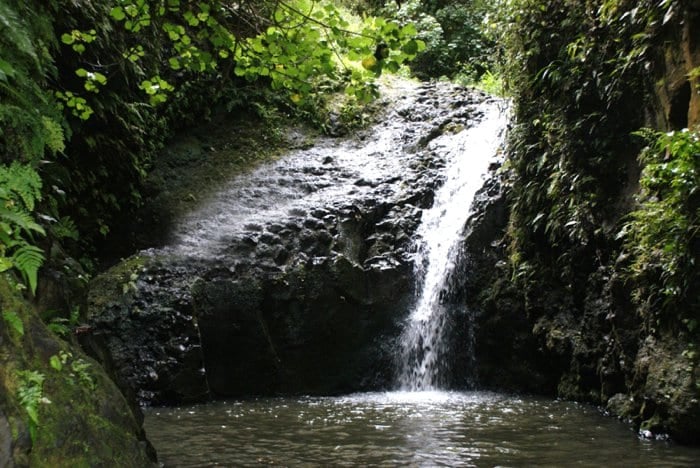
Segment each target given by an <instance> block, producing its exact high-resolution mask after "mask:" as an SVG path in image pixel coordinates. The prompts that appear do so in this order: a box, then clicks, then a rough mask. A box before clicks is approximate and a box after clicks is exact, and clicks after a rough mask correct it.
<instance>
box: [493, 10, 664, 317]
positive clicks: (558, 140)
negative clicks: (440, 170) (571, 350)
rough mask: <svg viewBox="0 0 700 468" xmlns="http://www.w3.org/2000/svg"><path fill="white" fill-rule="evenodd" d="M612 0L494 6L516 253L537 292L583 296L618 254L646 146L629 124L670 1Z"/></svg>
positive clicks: (518, 267) (521, 272)
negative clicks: (507, 103) (625, 196)
mask: <svg viewBox="0 0 700 468" xmlns="http://www.w3.org/2000/svg"><path fill="white" fill-rule="evenodd" d="M609 3H610V2H602V1H594V2H578V3H577V2H570V1H566V0H556V1H552V2H546V3H543V2H540V1H537V0H509V1H507V2H504V5H503V6H504V8H502V9H500V10H499V12H498V14H497V15H496V16H495V17H494V20H495V21H496V23H495V24H497V25H498V26H497V27H496V28H493V30H494V32H495V34H496V35H497V37H498V41H499V42H500V43H501V44H502V45H503V48H504V49H503V50H504V64H503V70H504V75H503V78H504V84H505V88H506V91H507V92H508V93H509V94H511V95H512V96H513V97H514V106H513V112H514V126H513V129H512V131H511V132H510V135H509V146H510V150H509V151H510V161H509V173H510V180H511V183H512V189H511V206H512V210H511V219H510V229H509V236H510V240H511V245H510V252H511V260H512V263H513V271H514V277H515V279H517V280H519V281H520V282H519V284H520V285H522V286H523V287H522V291H523V292H524V293H525V294H526V295H529V296H530V297H533V298H536V297H537V289H538V288H541V287H545V286H544V285H549V286H547V287H550V288H551V287H553V286H552V285H557V286H554V287H557V288H560V289H561V290H563V291H568V294H569V295H570V297H571V298H572V301H574V302H577V301H578V302H579V303H580V301H582V298H581V297H580V296H578V295H580V294H581V291H585V289H586V287H587V285H586V282H587V281H588V278H589V275H590V274H591V273H592V272H593V271H596V270H597V269H598V268H599V267H600V266H601V264H604V263H605V262H608V261H610V259H609V257H612V258H615V254H614V251H613V250H612V248H613V244H614V241H613V240H612V239H614V235H615V232H616V230H615V229H614V226H615V222H616V220H617V219H619V217H620V215H621V213H620V212H619V211H618V210H619V209H620V206H619V203H618V201H619V200H620V198H621V197H622V193H623V191H624V190H625V188H626V184H627V181H628V177H627V171H628V168H629V167H631V166H632V162H633V161H634V157H635V156H636V154H637V151H638V148H639V145H638V144H637V143H636V142H635V141H634V140H633V137H632V136H631V133H632V132H633V131H634V130H636V129H638V128H639V127H641V126H642V125H643V124H644V121H643V118H644V115H643V113H642V112H640V105H641V104H642V103H644V102H645V97H644V96H645V95H648V93H650V90H651V88H652V86H653V83H652V82H651V80H650V76H649V73H648V71H647V70H646V68H645V67H646V65H645V64H646V63H647V61H648V60H650V58H651V57H650V56H649V54H650V50H651V49H650V44H651V43H653V41H654V40H655V39H654V38H655V37H657V35H658V34H659V31H658V18H659V16H661V17H663V15H664V9H663V7H662V6H660V5H659V4H658V2H652V1H646V0H645V1H642V2H626V1H625V2H616V3H617V5H618V6H617V7H616V8H615V9H611V8H607V7H606V6H605V5H606V4H609ZM632 10H634V11H632ZM669 27H670V24H669ZM541 306H542V307H545V308H554V309H556V308H557V307H558V306H557V305H554V304H546V305H545V304H541ZM562 307H564V306H562Z"/></svg>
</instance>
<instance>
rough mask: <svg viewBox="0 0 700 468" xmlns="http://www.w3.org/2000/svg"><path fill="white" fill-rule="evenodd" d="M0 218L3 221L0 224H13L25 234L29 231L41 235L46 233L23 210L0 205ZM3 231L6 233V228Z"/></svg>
mask: <svg viewBox="0 0 700 468" xmlns="http://www.w3.org/2000/svg"><path fill="white" fill-rule="evenodd" d="M1 199H2V197H1V196H0V200H1ZM0 220H2V221H3V223H1V224H0V226H2V225H7V226H12V225H14V226H16V227H17V228H19V229H21V230H23V231H24V232H26V233H27V234H30V233H31V232H38V233H39V234H41V235H45V234H46V232H45V231H44V228H43V227H41V226H40V225H39V224H37V223H36V221H34V218H32V216H31V215H30V214H29V213H27V212H26V211H23V210H15V211H12V210H8V209H7V208H3V207H0ZM5 232H6V233H7V230H5ZM10 232H11V231H10Z"/></svg>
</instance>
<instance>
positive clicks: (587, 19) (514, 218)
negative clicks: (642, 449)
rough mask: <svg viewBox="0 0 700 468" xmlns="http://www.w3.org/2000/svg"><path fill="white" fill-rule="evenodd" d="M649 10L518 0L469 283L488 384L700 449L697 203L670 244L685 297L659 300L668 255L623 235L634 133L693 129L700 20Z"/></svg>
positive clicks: (675, 6)
mask: <svg viewBox="0 0 700 468" xmlns="http://www.w3.org/2000/svg"><path fill="white" fill-rule="evenodd" d="M658 3H659V2H648V1H642V2H636V1H635V2H631V1H591V2H583V3H578V2H568V1H554V2H547V4H546V5H547V6H546V8H544V9H540V8H539V5H538V2H531V1H522V2H519V4H520V6H521V8H520V9H519V10H518V11H517V13H514V14H515V15H516V16H517V21H516V22H513V23H511V29H510V31H509V36H508V41H509V42H508V45H509V51H510V52H509V53H510V54H511V56H510V58H509V60H510V65H511V66H512V67H513V68H512V69H511V72H510V73H511V76H510V78H511V83H512V85H513V87H514V88H515V89H514V91H515V100H514V123H513V128H512V131H511V133H510V140H509V155H508V158H507V160H506V161H505V163H504V166H503V167H502V168H501V169H500V171H499V174H498V179H499V180H500V184H501V189H500V190H501V192H498V191H496V192H498V193H500V194H501V195H499V196H495V197H493V198H492V199H491V201H490V202H488V203H486V204H485V205H484V206H483V207H482V211H481V212H478V213H477V215H476V216H475V218H474V219H473V221H472V223H473V226H472V231H473V235H472V237H470V239H469V240H468V241H467V258H468V260H469V262H471V263H470V268H471V271H470V273H469V277H468V279H467V280H466V282H465V285H464V288H465V290H466V292H467V294H466V297H467V302H468V304H469V306H470V307H471V308H472V309H473V310H475V312H476V324H477V330H478V331H477V337H476V353H477V362H478V363H480V364H479V368H478V369H477V373H478V376H479V379H480V382H481V384H482V385H484V386H488V387H503V386H506V387H509V388H514V389H524V390H535V391H543V392H547V393H552V394H556V395H558V396H560V397H563V398H569V399H576V400H583V401H588V402H593V403H596V404H600V405H603V406H607V408H608V409H609V410H610V411H611V412H613V413H615V414H617V415H619V416H621V417H623V418H625V419H630V420H632V421H633V422H634V423H636V424H637V425H638V427H640V429H641V430H642V433H643V434H644V435H645V436H649V437H654V436H658V435H660V434H670V435H671V436H672V437H673V438H674V439H676V440H678V441H681V442H687V443H700V387H699V386H698V382H699V380H698V378H699V377H700V373H699V371H698V365H697V352H696V349H697V346H698V344H699V343H698V342H699V340H698V334H697V327H696V326H695V324H696V323H697V319H698V318H699V317H698V302H697V291H698V287H700V284H699V283H698V269H697V266H695V267H693V266H692V265H693V264H695V265H697V242H698V241H697V233H696V231H697V212H696V211H694V210H695V208H693V204H692V200H693V198H692V197H693V196H692V194H689V195H687V199H688V200H689V203H690V204H689V205H688V206H686V208H684V209H686V210H687V211H686V213H687V218H686V219H687V220H688V226H690V228H689V230H688V231H679V232H681V236H680V237H679V238H682V239H683V240H682V241H679V242H677V243H675V244H673V243H672V242H670V241H673V242H675V241H674V240H673V239H671V240H670V241H669V243H668V245H674V246H678V248H679V249H680V251H685V252H690V254H689V255H688V257H687V258H688V259H690V260H688V261H687V263H686V264H685V265H687V267H684V268H685V269H684V270H683V275H682V281H681V283H682V284H683V288H682V289H678V290H677V291H676V290H673V291H671V290H669V289H668V288H667V289H664V288H665V287H666V286H667V285H668V281H667V279H668V278H669V277H672V276H673V275H674V274H677V273H676V272H673V271H671V270H668V269H667V268H666V267H665V266H664V265H662V264H660V263H659V262H656V260H655V259H656V258H659V257H658V255H663V252H662V251H663V249H661V250H659V251H658V252H655V251H654V249H649V250H651V251H650V252H644V251H643V249H639V248H638V245H637V246H635V245H634V242H635V241H636V239H637V237H632V236H631V235H630V232H631V231H633V230H635V229H636V230H637V231H638V232H639V231H640V230H643V229H644V228H645V226H643V225H640V224H639V222H638V221H637V224H636V225H635V224H630V220H638V219H640V218H639V217H634V216H630V213H631V212H633V211H638V210H640V209H643V208H644V205H643V199H642V198H640V197H642V196H648V194H647V195H645V194H644V190H645V188H644V184H643V183H642V184H641V186H640V180H643V178H644V177H645V175H644V173H643V172H642V169H643V166H644V164H645V162H642V163H640V162H639V161H638V156H639V154H640V151H641V147H642V146H643V145H644V142H643V141H642V140H641V139H640V138H637V137H635V136H633V135H632V133H633V132H635V131H637V130H639V129H640V128H643V127H652V128H654V129H657V130H660V131H668V130H674V129H680V128H682V127H687V126H691V127H692V125H694V124H697V123H698V121H699V120H700V114H699V113H698V99H699V95H698V94H697V93H698V89H697V73H694V72H693V71H694V70H696V67H697V66H698V58H699V57H698V37H697V36H698V32H697V31H698V28H697V24H698V17H699V16H698V15H699V12H698V11H697V7H696V6H695V7H694V6H693V2H685V1H672V2H663V5H660V4H658ZM696 4H697V2H695V5H696ZM671 158H672V156H671V155H670V153H668V154H667V156H666V161H671ZM687 176H688V177H689V178H690V179H689V180H691V181H692V180H695V182H694V184H695V186H696V187H697V184H698V181H697V170H696V169H695V172H693V169H690V170H689V172H688V174H687ZM692 185H693V183H692V182H691V183H690V184H689V186H692ZM669 186H670V184H669ZM695 199H697V197H696V198H695ZM638 200H639V201H638ZM695 206H697V205H695ZM671 228H672V227H671V226H670V225H669V226H668V230H669V232H671ZM694 232H695V234H693V233H694ZM631 239H633V240H631ZM693 246H696V247H695V248H694V247H693ZM693 251H695V254H693V253H692V252H693ZM693 256H694V258H695V263H693V261H692V258H693ZM655 262H656V263H655ZM668 298H671V299H668ZM669 300H672V301H673V302H669ZM669 303H672V304H675V306H674V307H671V308H669V307H668V306H667V304H669ZM504 337H505V339H504ZM504 343H507V344H508V346H504ZM482 358H483V359H482ZM513 368H521V369H527V371H525V372H504V371H503V370H504V369H513Z"/></svg>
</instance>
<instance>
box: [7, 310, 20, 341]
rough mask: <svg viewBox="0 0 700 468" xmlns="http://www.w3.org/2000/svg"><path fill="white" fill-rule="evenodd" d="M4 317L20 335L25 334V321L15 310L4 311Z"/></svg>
mask: <svg viewBox="0 0 700 468" xmlns="http://www.w3.org/2000/svg"><path fill="white" fill-rule="evenodd" d="M2 318H3V319H5V322H7V323H8V324H9V325H10V326H11V327H12V329H13V330H14V331H15V332H16V333H17V334H18V335H19V336H24V323H22V319H21V318H19V316H18V315H17V314H16V313H15V312H11V311H5V312H3V313H2Z"/></svg>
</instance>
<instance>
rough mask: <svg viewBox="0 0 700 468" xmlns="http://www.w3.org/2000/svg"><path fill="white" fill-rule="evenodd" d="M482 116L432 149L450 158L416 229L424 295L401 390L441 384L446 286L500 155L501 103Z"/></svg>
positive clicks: (406, 345)
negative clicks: (477, 201) (482, 188)
mask: <svg viewBox="0 0 700 468" xmlns="http://www.w3.org/2000/svg"><path fill="white" fill-rule="evenodd" d="M481 109H482V110H483V111H484V116H483V117H482V118H481V120H480V122H479V123H477V124H476V125H475V126H473V127H471V128H468V129H466V130H463V131H461V132H460V133H458V134H456V135H443V136H442V137H439V138H437V139H435V140H434V141H433V142H431V144H430V147H429V149H430V150H432V151H436V152H440V153H441V154H443V155H445V156H446V160H447V166H446V169H445V174H446V180H445V183H444V185H443V186H442V187H440V189H439V190H438V191H437V192H436V194H435V200H434V203H433V206H432V208H430V209H428V210H426V211H425V212H424V213H423V218H422V221H421V226H420V227H419V229H418V242H419V245H418V249H417V254H416V277H417V278H419V280H420V281H421V286H420V288H419V290H420V295H419V296H418V299H417V302H416V304H415V307H414V309H413V311H412V312H411V314H410V316H409V319H408V323H407V324H406V329H405V330H404V333H403V336H402V341H401V345H402V353H401V371H400V375H399V385H400V387H401V389H402V390H434V389H437V388H439V386H440V384H441V374H442V370H443V369H442V367H443V366H442V363H441V361H442V357H443V355H444V353H445V351H446V350H445V349H444V347H445V346H444V339H443V338H444V337H443V335H444V330H445V321H446V315H445V310H444V309H445V307H444V306H443V304H442V303H441V302H442V301H441V299H442V296H443V295H444V293H445V291H444V288H445V283H446V281H447V279H448V277H449V275H450V273H451V272H452V271H453V270H454V268H455V261H456V257H457V254H458V250H459V244H460V241H461V240H463V234H464V233H463V231H464V226H465V224H466V221H467V219H468V218H469V216H470V214H471V209H470V206H471V204H472V201H473V199H474V195H475V193H476V191H477V190H478V189H479V188H480V186H481V184H482V180H483V177H484V175H485V174H486V172H487V170H488V166H489V163H490V162H491V161H493V158H494V157H495V156H496V154H497V152H498V149H499V145H500V142H501V134H502V132H503V129H504V128H505V124H506V121H507V119H506V116H505V115H504V112H503V111H501V110H499V106H498V103H494V102H491V103H486V104H483V105H482V106H481Z"/></svg>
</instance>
